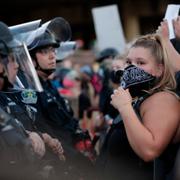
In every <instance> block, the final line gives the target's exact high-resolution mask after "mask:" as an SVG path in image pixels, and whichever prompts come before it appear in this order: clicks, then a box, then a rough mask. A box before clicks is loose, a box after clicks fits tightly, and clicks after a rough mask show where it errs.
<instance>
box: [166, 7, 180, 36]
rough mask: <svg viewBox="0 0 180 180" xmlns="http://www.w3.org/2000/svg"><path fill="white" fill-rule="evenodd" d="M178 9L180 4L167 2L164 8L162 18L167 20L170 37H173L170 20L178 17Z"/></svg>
mask: <svg viewBox="0 0 180 180" xmlns="http://www.w3.org/2000/svg"><path fill="white" fill-rule="evenodd" d="M179 9H180V4H169V5H168V6H167V9H166V13H165V17H164V19H166V20H167V21H168V27H169V38H170V39H173V38H175V34H174V28H173V24H172V20H173V19H175V18H177V17H178V14H179Z"/></svg>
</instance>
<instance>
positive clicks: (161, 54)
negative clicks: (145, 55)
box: [131, 34, 176, 93]
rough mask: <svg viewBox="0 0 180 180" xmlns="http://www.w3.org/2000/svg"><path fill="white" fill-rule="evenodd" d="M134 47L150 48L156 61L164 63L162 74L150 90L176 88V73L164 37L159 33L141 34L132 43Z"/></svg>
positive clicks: (151, 91)
mask: <svg viewBox="0 0 180 180" xmlns="http://www.w3.org/2000/svg"><path fill="white" fill-rule="evenodd" d="M133 47H143V48H147V49H149V50H150V52H151V54H152V55H153V57H154V58H155V60H156V62H157V63H158V64H162V65H163V67H164V70H163V73H162V76H161V77H159V79H158V81H157V83H156V85H155V86H154V87H153V88H152V89H151V90H150V91H149V92H150V93H153V92H154V91H157V90H158V91H162V90H168V91H169V90H175V89H176V80H175V74H174V71H173V68H172V65H171V61H170V59H169V57H168V53H167V49H166V48H165V46H164V42H163V39H162V37H161V36H159V35H158V34H148V35H145V36H141V37H140V38H138V39H137V40H136V41H135V42H134V43H133V44H132V46H131V48H133Z"/></svg>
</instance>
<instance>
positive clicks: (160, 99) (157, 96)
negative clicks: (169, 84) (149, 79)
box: [142, 91, 180, 110]
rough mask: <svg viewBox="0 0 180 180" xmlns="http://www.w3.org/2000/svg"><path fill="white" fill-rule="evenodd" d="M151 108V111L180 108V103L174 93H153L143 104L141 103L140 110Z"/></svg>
mask: <svg viewBox="0 0 180 180" xmlns="http://www.w3.org/2000/svg"><path fill="white" fill-rule="evenodd" d="M149 107H151V109H154V108H158V109H160V108H161V109H163V108H168V109H169V108H170V107H172V108H175V109H174V110H176V109H179V108H180V101H179V98H178V96H176V95H175V94H174V93H171V92H168V91H161V92H157V93H154V94H153V95H151V96H150V97H148V98H147V99H146V100H145V101H144V102H143V103H142V110H145V109H146V108H149Z"/></svg>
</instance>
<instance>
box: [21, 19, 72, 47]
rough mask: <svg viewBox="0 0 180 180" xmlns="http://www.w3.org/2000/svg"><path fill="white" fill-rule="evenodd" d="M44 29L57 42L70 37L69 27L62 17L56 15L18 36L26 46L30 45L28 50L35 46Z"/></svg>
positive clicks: (67, 39)
mask: <svg viewBox="0 0 180 180" xmlns="http://www.w3.org/2000/svg"><path fill="white" fill-rule="evenodd" d="M46 31H48V32H49V33H51V34H52V35H53V36H54V39H55V40H56V41H57V42H58V43H61V42H65V41H69V40H70V39H71V27H70V25H69V23H68V22H67V21H66V20H65V19H63V18H62V17H56V18H54V19H52V20H51V21H48V22H46V23H44V24H42V25H41V27H39V28H37V29H36V30H34V31H30V32H28V33H25V34H21V35H19V36H20V39H21V41H22V42H25V43H26V45H27V46H28V48H29V47H30V48H29V50H32V49H34V48H36V46H37V45H38V44H39V41H40V40H41V39H38V37H41V36H42V35H43V34H44V33H45V32H46ZM38 40H39V41H38Z"/></svg>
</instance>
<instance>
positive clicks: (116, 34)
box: [92, 5, 126, 53]
mask: <svg viewBox="0 0 180 180" xmlns="http://www.w3.org/2000/svg"><path fill="white" fill-rule="evenodd" d="M92 15H93V20H94V26H95V32H96V38H97V47H98V49H99V50H100V51H101V50H103V49H105V48H108V47H113V48H116V49H117V50H118V52H119V53H123V52H124V50H125V44H126V42H125V38H124V33H123V28H122V25H121V21H120V18H119V13H118V8H117V5H110V6H103V7H96V8H93V9H92Z"/></svg>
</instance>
